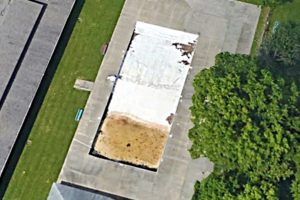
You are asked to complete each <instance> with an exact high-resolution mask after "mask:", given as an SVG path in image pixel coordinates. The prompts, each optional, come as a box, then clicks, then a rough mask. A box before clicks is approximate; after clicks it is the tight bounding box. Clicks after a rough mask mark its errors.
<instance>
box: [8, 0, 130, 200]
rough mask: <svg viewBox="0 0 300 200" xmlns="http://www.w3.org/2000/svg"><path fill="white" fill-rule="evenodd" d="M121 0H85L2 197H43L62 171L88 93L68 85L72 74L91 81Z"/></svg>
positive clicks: (29, 199) (38, 199)
mask: <svg viewBox="0 0 300 200" xmlns="http://www.w3.org/2000/svg"><path fill="white" fill-rule="evenodd" d="M123 3H124V1H123V0H114V1H110V0H86V1H85V4H84V6H83V8H82V11H81V14H80V20H78V22H77V23H76V26H75V28H74V31H73V34H72V36H71V38H70V41H69V43H68V46H67V48H66V50H65V53H64V55H63V57H62V60H61V62H60V64H59V66H58V68H57V71H56V73H55V76H54V78H53V80H52V83H51V85H50V87H49V90H48V92H47V95H46V97H45V99H44V102H43V104H42V107H41V109H40V112H39V114H38V116H37V119H36V122H35V124H34V126H33V128H32V130H31V133H30V136H29V141H30V142H29V143H27V145H26V146H25V148H24V151H23V153H22V155H21V157H20V160H19V162H18V164H17V167H16V170H15V172H14V174H13V176H12V179H11V182H10V184H9V186H8V189H7V191H6V193H5V196H4V199H6V200H12V199H14V200H18V199H20V200H42V199H46V198H47V195H48V192H49V190H50V187H51V185H52V183H53V182H55V181H56V179H57V177H58V174H59V172H60V170H61V167H62V164H63V162H64V159H65V156H66V153H67V151H68V148H69V145H70V143H71V141H72V138H73V135H74V133H75V130H76V127H77V123H76V122H75V121H74V116H75V114H76V111H77V109H78V108H80V107H81V108H82V107H84V106H85V103H86V101H87V98H88V93H86V92H80V91H76V90H74V89H73V84H74V82H75V80H76V78H82V79H86V80H94V79H95V77H96V74H97V72H98V69H99V66H100V63H101V61H102V56H101V55H100V49H101V45H102V44H103V43H105V42H107V41H109V39H110V37H111V34H112V32H113V30H114V27H115V24H116V22H117V19H118V17H119V14H120V12H121V9H122V6H123Z"/></svg>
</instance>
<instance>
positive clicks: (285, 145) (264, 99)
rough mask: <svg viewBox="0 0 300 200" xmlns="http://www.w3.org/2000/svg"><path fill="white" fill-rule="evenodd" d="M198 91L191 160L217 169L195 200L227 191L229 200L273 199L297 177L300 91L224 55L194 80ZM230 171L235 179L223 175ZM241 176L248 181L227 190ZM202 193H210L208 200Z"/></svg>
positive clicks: (242, 58) (250, 62)
mask: <svg viewBox="0 0 300 200" xmlns="http://www.w3.org/2000/svg"><path fill="white" fill-rule="evenodd" d="M194 88H195V94H194V96H193V106H192V107H191V111H192V119H193V123H194V127H193V128H192V129H191V130H190V133H189V137H190V139H191V140H192V141H193V145H192V148H191V149H190V151H191V155H192V157H194V158H197V157H199V156H206V157H208V158H209V159H210V160H211V161H213V162H214V163H215V174H213V175H211V176H212V177H211V178H208V179H207V180H206V181H204V182H203V183H201V184H200V186H199V184H198V188H200V189H199V190H198V191H199V194H197V195H201V196H200V197H199V198H198V197H197V199H202V195H203V199H213V198H214V197H213V196H212V195H216V197H219V198H220V197H221V196H219V195H221V194H223V196H224V195H225V194H226V195H227V193H226V192H228V191H229V192H230V191H231V192H230V193H229V194H228V195H229V196H228V197H229V198H230V195H232V196H234V197H235V198H237V199H274V198H273V197H274V195H277V192H278V190H279V189H278V188H279V183H280V182H281V181H283V180H286V179H290V178H291V177H293V176H294V174H295V172H296V171H297V169H296V168H295V162H294V157H295V156H294V155H295V153H296V152H297V149H296V146H297V145H299V144H298V142H299V141H300V134H299V133H300V123H299V119H300V118H299V116H300V112H299V94H298V88H297V86H296V85H295V84H290V83H288V82H285V81H284V80H283V79H276V80H275V79H274V78H273V76H272V74H271V73H270V72H269V71H267V70H265V69H261V68H259V67H258V66H257V64H256V60H254V59H252V58H250V57H248V56H243V55H230V54H228V53H222V54H220V55H218V56H217V57H216V64H215V66H214V67H212V68H210V69H207V70H204V71H202V72H201V73H200V74H198V75H197V76H196V77H195V80H194ZM232 171H234V172H235V175H232V177H231V178H232V179H229V178H228V177H227V178H224V177H226V175H225V172H226V173H227V172H230V173H229V174H231V173H232ZM216 174H217V175H216ZM241 175H243V176H244V177H247V182H245V183H243V184H242V185H243V186H242V188H238V189H236V190H231V189H229V188H232V187H231V186H230V187H229V185H232V184H233V183H232V182H237V180H235V179H237V178H238V177H240V176H241ZM295 184H296V183H295ZM295 184H294V185H295ZM212 185H214V186H212ZM237 185H238V186H239V185H240V184H237ZM294 187H296V186H294ZM209 188H210V189H209ZM203 190H208V192H210V193H212V194H211V195H210V196H209V198H208V197H207V196H205V195H206V193H203ZM211 190H212V191H211ZM227 190H228V191H227ZM237 191H239V192H237ZM197 195H195V196H197ZM207 195H208V193H207ZM195 198H196V197H195ZM216 199H217V198H216Z"/></svg>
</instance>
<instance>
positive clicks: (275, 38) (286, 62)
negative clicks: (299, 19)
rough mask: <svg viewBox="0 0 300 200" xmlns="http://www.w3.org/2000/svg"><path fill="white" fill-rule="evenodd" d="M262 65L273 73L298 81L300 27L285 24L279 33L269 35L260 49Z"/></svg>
mask: <svg viewBox="0 0 300 200" xmlns="http://www.w3.org/2000/svg"><path fill="white" fill-rule="evenodd" d="M259 61H260V64H261V65H264V66H266V67H268V68H269V70H271V71H272V72H275V73H277V74H279V75H280V76H282V75H285V76H289V77H294V78H295V79H298V77H299V75H300V70H299V67H300V26H299V25H298V24H296V23H292V22H289V23H283V24H281V25H280V26H279V27H278V29H277V31H276V32H275V33H273V34H271V35H268V36H267V37H266V38H265V39H264V42H263V44H262V47H261V48H260V53H259Z"/></svg>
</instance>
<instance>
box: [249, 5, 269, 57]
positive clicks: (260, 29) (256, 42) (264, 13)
mask: <svg viewBox="0 0 300 200" xmlns="http://www.w3.org/2000/svg"><path fill="white" fill-rule="evenodd" d="M269 12H270V8H269V7H263V8H262V9H261V13H260V16H259V20H258V23H257V27H256V31H255V35H254V39H253V43H252V46H251V55H252V56H256V54H257V51H258V48H259V46H260V44H261V41H262V37H263V34H264V29H265V22H266V20H267V17H268V14H269Z"/></svg>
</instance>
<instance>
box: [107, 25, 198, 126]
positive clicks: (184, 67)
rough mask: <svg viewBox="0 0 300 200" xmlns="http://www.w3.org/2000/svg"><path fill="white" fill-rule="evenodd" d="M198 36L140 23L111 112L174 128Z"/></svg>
mask: <svg viewBox="0 0 300 200" xmlns="http://www.w3.org/2000/svg"><path fill="white" fill-rule="evenodd" d="M197 38H198V35H195V34H191V33H186V32H183V31H177V30H173V29H169V28H164V27H160V26H156V25H151V24H146V23H143V22H137V23H136V27H135V32H134V35H133V39H132V41H131V45H130V47H129V49H128V51H127V54H126V58H125V60H124V63H123V65H122V68H121V72H120V77H121V78H120V79H118V80H117V82H116V86H115V89H114V93H113V97H112V100H111V102H110V105H109V108H108V113H110V112H117V113H121V114H124V115H129V116H131V117H134V118H137V119H139V120H142V121H145V122H150V123H154V124H158V125H163V126H167V127H168V128H169V127H170V124H169V122H168V121H167V120H166V119H167V117H168V116H170V115H171V114H172V113H173V114H175V112H176V109H177V105H178V102H179V99H180V96H181V92H182V89H183V86H184V83H185V79H186V76H187V74H188V71H189V68H190V63H191V62H192V57H193V54H194V47H195V46H196V42H197Z"/></svg>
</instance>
